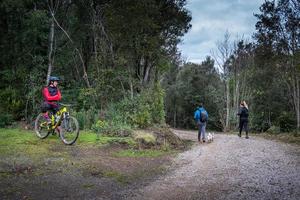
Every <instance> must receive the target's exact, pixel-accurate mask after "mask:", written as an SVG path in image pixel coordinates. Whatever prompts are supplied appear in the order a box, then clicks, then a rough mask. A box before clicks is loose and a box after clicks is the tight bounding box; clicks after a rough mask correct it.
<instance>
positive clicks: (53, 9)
mask: <svg viewBox="0 0 300 200" xmlns="http://www.w3.org/2000/svg"><path fill="white" fill-rule="evenodd" d="M48 7H49V11H50V13H53V14H55V12H56V10H57V8H58V2H57V3H56V4H55V3H54V2H53V0H49V1H48ZM53 43H54V20H53V18H51V22H50V31H49V52H48V71H47V77H46V85H48V84H49V78H50V75H51V73H52V68H53V59H54V58H53Z"/></svg>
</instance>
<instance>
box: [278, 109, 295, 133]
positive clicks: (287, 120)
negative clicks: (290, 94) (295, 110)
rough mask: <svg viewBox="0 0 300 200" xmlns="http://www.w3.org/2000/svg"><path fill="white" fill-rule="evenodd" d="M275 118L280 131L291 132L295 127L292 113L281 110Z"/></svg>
mask: <svg viewBox="0 0 300 200" xmlns="http://www.w3.org/2000/svg"><path fill="white" fill-rule="evenodd" d="M277 120H278V124H279V127H280V131H281V132H291V131H293V130H294V129H295V128H296V120H295V117H294V116H293V114H292V113H289V112H283V113H281V115H280V116H279V117H278V119H277Z"/></svg>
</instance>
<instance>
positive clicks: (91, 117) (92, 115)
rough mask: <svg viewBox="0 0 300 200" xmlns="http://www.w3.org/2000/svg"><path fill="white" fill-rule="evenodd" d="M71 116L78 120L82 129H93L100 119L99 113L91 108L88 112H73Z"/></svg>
mask: <svg viewBox="0 0 300 200" xmlns="http://www.w3.org/2000/svg"><path fill="white" fill-rule="evenodd" d="M71 115H73V116H74V117H76V119H77V120H78V123H79V128H80V129H91V127H92V126H93V124H94V123H96V121H97V119H98V116H99V111H98V110H96V109H95V108H93V107H91V108H90V109H88V110H80V111H78V112H76V111H73V112H71Z"/></svg>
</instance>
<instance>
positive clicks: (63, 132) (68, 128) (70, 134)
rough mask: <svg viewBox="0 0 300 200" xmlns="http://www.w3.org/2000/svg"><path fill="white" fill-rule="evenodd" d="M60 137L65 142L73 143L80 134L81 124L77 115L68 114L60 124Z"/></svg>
mask: <svg viewBox="0 0 300 200" xmlns="http://www.w3.org/2000/svg"><path fill="white" fill-rule="evenodd" d="M60 127H61V128H60V138H61V140H62V141H63V143H65V144H67V145H72V144H74V143H75V142H76V140H77V138H78V136H79V124H78V121H77V119H76V118H75V117H72V116H66V117H65V118H64V119H63V120H62V122H61V125H60Z"/></svg>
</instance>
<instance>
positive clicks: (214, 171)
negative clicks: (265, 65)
mask: <svg viewBox="0 0 300 200" xmlns="http://www.w3.org/2000/svg"><path fill="white" fill-rule="evenodd" d="M174 132H175V133H176V134H177V135H179V136H180V137H182V138H184V139H192V140H195V138H196V132H192V131H179V130H174ZM123 197H124V198H127V199H153V200H154V199H255V200H256V199H270V200H271V199H272V200H273V199H280V200H282V199H289V200H290V199H300V148H299V146H293V145H289V144H285V143H281V142H276V141H271V140H266V139H263V138H260V137H251V135H250V139H248V140H246V139H245V138H243V137H242V138H238V137H237V136H235V135H224V134H216V135H215V140H214V141H213V142H212V143H205V144H196V145H194V146H193V148H192V149H191V150H189V151H186V152H184V153H181V154H179V156H178V157H177V158H175V160H174V162H173V164H172V166H171V167H170V170H169V171H168V172H167V173H166V175H164V176H161V177H160V178H159V179H157V180H155V181H154V182H150V183H148V184H146V185H144V186H141V187H140V188H137V189H135V190H133V191H128V193H127V194H123Z"/></svg>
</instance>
